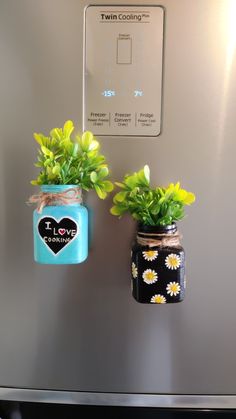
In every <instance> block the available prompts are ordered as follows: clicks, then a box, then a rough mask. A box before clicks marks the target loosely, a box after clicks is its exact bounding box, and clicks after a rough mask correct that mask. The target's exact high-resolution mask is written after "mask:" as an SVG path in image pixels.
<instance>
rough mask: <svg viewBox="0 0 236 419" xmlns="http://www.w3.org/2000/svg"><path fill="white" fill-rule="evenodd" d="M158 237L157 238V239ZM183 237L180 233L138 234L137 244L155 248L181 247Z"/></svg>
mask: <svg viewBox="0 0 236 419" xmlns="http://www.w3.org/2000/svg"><path fill="white" fill-rule="evenodd" d="M155 236H156V238H155ZM181 238H182V236H181V235H180V234H179V232H178V231H176V232H175V233H173V234H172V233H171V234H165V233H158V234H154V233H143V232H140V231H139V232H138V234H137V242H138V244H141V246H148V247H154V246H160V247H180V246H181V244H180V240H181Z"/></svg>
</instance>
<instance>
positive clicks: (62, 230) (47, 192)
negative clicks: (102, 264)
mask: <svg viewBox="0 0 236 419" xmlns="http://www.w3.org/2000/svg"><path fill="white" fill-rule="evenodd" d="M35 202H36V201H35ZM37 202H38V208H37V209H36V210H34V214H33V231H34V260H35V262H38V263H43V264H74V263H81V262H83V261H84V260H85V259H86V258H87V256H88V211H87V209H86V208H85V207H84V206H83V205H82V199H81V189H80V188H79V187H78V186H75V185H42V186H41V193H40V194H39V195H38V198H37Z"/></svg>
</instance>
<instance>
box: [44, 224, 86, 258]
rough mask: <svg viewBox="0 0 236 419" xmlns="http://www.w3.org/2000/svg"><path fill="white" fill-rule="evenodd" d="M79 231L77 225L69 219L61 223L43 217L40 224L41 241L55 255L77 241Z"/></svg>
mask: <svg viewBox="0 0 236 419" xmlns="http://www.w3.org/2000/svg"><path fill="white" fill-rule="evenodd" d="M78 231H79V229H78V225H77V223H76V222H75V221H74V220H72V219H71V218H67V217H64V218H62V219H61V220H60V221H57V220H56V219H55V218H53V217H43V218H41V220H40V221H39V224H38V232H39V235H40V237H41V239H42V240H43V242H44V243H45V244H46V246H48V247H49V249H50V250H51V251H52V252H53V253H54V254H55V255H56V254H57V253H59V252H60V251H61V250H62V249H63V248H65V246H67V245H68V244H69V243H70V242H71V241H72V240H74V239H75V237H76V236H77V234H78Z"/></svg>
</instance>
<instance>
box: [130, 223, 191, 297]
mask: <svg viewBox="0 0 236 419" xmlns="http://www.w3.org/2000/svg"><path fill="white" fill-rule="evenodd" d="M131 255H132V256H131V277H132V294H133V297H134V298H135V300H136V301H138V302H139V303H147V304H149V303H151V304H165V303H178V302H180V301H182V300H183V299H184V294H185V252H184V249H183V247H182V246H181V245H180V237H179V233H178V231H177V226H176V224H175V223H173V224H171V225H167V226H165V227H161V226H159V227H158V226H149V225H147V226H146V225H142V224H139V225H138V231H137V237H136V240H135V243H134V245H133V248H132V254H131Z"/></svg>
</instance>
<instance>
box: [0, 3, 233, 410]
mask: <svg viewBox="0 0 236 419" xmlns="http://www.w3.org/2000/svg"><path fill="white" fill-rule="evenodd" d="M119 9H121V13H126V12H127V10H128V11H131V12H130V13H131V14H132V13H134V11H135V13H136V12H139V11H140V10H141V9H142V11H146V10H147V11H148V12H149V11H150V13H152V11H153V10H154V9H155V10H158V11H159V12H160V13H161V20H159V21H158V27H157V26H155V22H154V24H153V31H154V32H153V36H151V35H150V33H149V38H148V37H146V36H145V35H143V38H142V36H141V35H140V32H139V30H138V29H137V25H135V24H133V25H131V21H132V18H130V20H129V19H126V18H125V19H126V21H125V22H123V26H122V32H120V31H121V29H120V27H121V24H120V25H115V23H114V25H113V28H112V31H113V33H114V34H115V35H114V36H115V38H114V39H116V40H117V44H116V48H120V47H121V51H123V52H122V54H123V55H122V54H121V58H118V60H122V59H124V60H127V59H128V60H129V52H127V51H129V48H130V45H131V38H132V48H133V49H132V51H133V52H132V54H135V51H136V52H137V53H138V52H140V51H143V50H145V51H146V50H147V51H148V54H149V57H152V59H151V60H150V61H146V62H145V63H143V67H142V69H140V68H136V70H135V72H134V78H135V77H136V79H137V78H138V77H139V76H140V77H141V78H142V80H143V79H144V78H145V77H144V76H146V80H145V88H146V89H149V91H150V90H152V83H153V86H154V89H156V90H155V92H156V96H155V95H153V96H152V99H150V100H152V102H150V109H154V112H157V119H156V121H157V125H155V127H153V129H152V128H150V130H149V131H145V130H142V127H139V126H138V127H137V126H136V129H135V130H133V131H132V130H131V131H129V129H127V130H124V131H122V127H121V128H119V127H118V126H114V125H113V126H109V125H108V124H107V125H106V126H105V127H104V131H103V132H101V130H100V131H99V129H98V127H96V126H94V125H91V124H92V123H89V122H88V118H87V117H88V115H89V112H96V109H99V106H98V107H97V108H96V106H93V105H94V104H95V103H96V101H97V100H98V98H99V100H101V98H102V100H106V99H107V100H110V99H111V100H112V99H113V98H112V97H111V98H110V97H105V95H106V94H103V95H102V93H104V91H107V90H111V91H114V90H112V88H111V85H109V86H108V85H106V83H105V81H104V90H103V91H102V90H100V93H101V96H100V97H99V96H98V94H97V96H96V97H93V92H94V91H95V90H96V85H95V86H94V85H93V79H92V81H91V80H90V81H89V77H90V75H91V73H89V70H90V69H89V70H88V68H87V67H86V63H87V61H86V60H87V59H88V60H90V62H92V64H93V66H94V67H93V69H95V70H94V71H96V69H97V68H98V67H99V65H100V64H101V62H102V60H99V57H101V56H103V57H104V54H105V52H104V51H106V49H107V48H108V50H109V48H110V47H108V46H107V45H106V41H104V39H103V35H102V33H103V32H102V31H104V27H105V24H104V25H103V27H99V28H97V27H96V25H97V23H96V22H94V20H93V16H92V15H93V13H95V12H94V11H100V12H101V10H103V11H104V13H105V12H106V13H108V12H109V13H111V12H112V11H114V10H115V11H118V10H119ZM135 13H134V14H135ZM235 14H236V1H235V0H178V1H175V0H162V1H160V2H159V1H158V2H157V1H154V0H148V1H145V0H143V1H139V0H136V1H133V0H129V1H128V2H125V1H124V0H116V1H115V2H113V1H103V0H100V1H96V0H93V1H92V2H91V3H89V2H88V1H85V0H81V1H80V0H50V1H47V0H40V1H37V0H21V1H20V2H19V1H17V0H1V1H0V50H1V72H0V92H1V94H0V121H1V124H0V126H1V135H0V141H1V154H0V162H1V164H0V174H1V175H0V191H1V200H0V220H1V223H0V228H1V241H0V247H1V251H0V267H1V271H0V333H1V345H0V398H1V399H2V400H20V401H21V400H22V401H42V402H45V401H48V402H54V403H75V404H76V403H78V404H91V405H92V404H94V405H119V406H147V407H148V406H156V407H173V408H174V407H176V408H178V407H181V408H182V407H183V408H197V407H199V408H223V407H224V408H236V396H235V375H236V362H235V350H236V333H235V316H236V306H235V294H236V281H235V278H236V274H235V266H234V259H235V253H234V252H235V234H236V228H235V221H234V214H235V209H236V198H235V155H236V142H235V135H236V123H235V105H236V88H235V86H236V68H235V64H236V61H235V48H236V29H235ZM111 15H112V13H111ZM125 16H127V15H125ZM111 19H112V18H111ZM144 26H145V25H143V27H144ZM134 27H135V28H134ZM143 27H142V28H140V31H142V30H144V29H143ZM123 28H124V29H123ZM96 30H97V31H98V32H96ZM86 31H87V32H86ZM93 31H95V32H93ZM99 31H100V32H99ZM127 31H128V32H129V33H128V34H130V33H131V35H132V36H131V37H129V36H126V38H125V36H124V34H125V35H127ZM158 31H159V32H158ZM157 32H158V34H157ZM94 33H98V34H99V33H100V36H98V37H97V38H96V36H95V35H94ZM91 34H92V35H91ZM135 34H137V36H139V38H138V39H139V40H142V44H140V45H137V42H136V38H135ZM155 36H159V37H160V38H159V41H158V42H159V44H158V45H157V44H156V43H155V40H156V38H155ZM124 39H125V40H126V41H127V42H128V43H126V44H125V45H126V46H125V48H126V47H127V45H128V47H127V48H128V49H122V48H123V44H122V40H123V41H124ZM148 40H149V41H150V42H151V43H153V46H154V48H153V49H152V50H150V43H149V42H147V41H148ZM107 42H109V39H108V40H107ZM88 45H89V49H88ZM158 48H159V49H158ZM119 54H120V53H119ZM127 54H128V58H127ZM132 56H134V55H132ZM122 57H123V58H122ZM96 60H97V61H96ZM152 60H153V61H152ZM156 60H158V66H157V68H158V71H157V70H155V69H154V70H152V69H151V70H150V68H151V67H152V62H156ZM96 62H97V63H98V67H97V66H96ZM104 65H105V64H104ZM116 65H118V64H117V62H116V63H114V66H113V67H112V71H111V73H110V75H109V77H110V79H112V80H114V81H115V82H114V83H117V84H116V87H117V86H120V84H119V83H121V82H122V81H123V83H125V87H126V89H128V87H129V83H131V84H132V80H133V79H132V77H131V75H132V72H131V73H129V74H130V75H129V78H127V79H126V78H125V76H124V77H123V78H122V80H121V79H120V78H119V77H120V76H119V74H120V73H119V71H118V69H117V73H116ZM130 65H132V64H130ZM130 65H129V64H127V70H125V68H124V67H125V66H124V65H123V67H122V71H124V72H125V71H129V69H130ZM108 67H109V65H108ZM128 67H129V69H128ZM99 68H100V71H101V68H102V67H101V66H100V67H99ZM104 68H105V67H104ZM155 68H156V67H155ZM150 72H151V73H150ZM88 73H89V74H88ZM124 74H125V73H124ZM106 76H107V75H104V78H105V77H106ZM100 77H101V73H100ZM100 80H101V79H100ZM104 80H105V79H104ZM91 86H92V87H91ZM107 86H108V87H107ZM100 87H101V86H99V89H100ZM133 88H134V86H133V85H132V89H133ZM142 88H143V86H141V87H140V86H138V87H137V91H138V92H142ZM93 89H94V90H93ZM144 90H145V89H144ZM139 95H141V94H140V93H139ZM137 99H139V97H138V98H137ZM127 101H128V99H126V97H125V96H124V97H121V99H120V102H119V107H118V105H114V106H115V108H116V109H115V108H114V109H112V111H114V112H117V113H119V112H120V113H122V112H128V111H127ZM106 103H109V105H107V106H108V108H109V107H111V108H112V106H113V105H111V102H106ZM129 106H131V108H132V109H131V108H130V112H133V111H135V109H134V107H135V103H134V101H131V102H130V105H129ZM106 112H108V111H106ZM68 119H70V120H72V121H74V124H75V127H76V132H78V133H82V132H83V130H85V129H90V130H91V131H94V133H95V134H96V138H97V139H98V140H99V142H100V144H101V152H102V153H103V154H104V155H105V156H106V158H107V161H108V163H109V167H110V168H111V178H112V180H113V181H120V180H121V179H122V178H123V176H124V174H126V173H132V172H134V171H137V170H139V169H141V168H142V167H143V166H144V165H145V164H147V165H149V167H150V170H151V184H152V185H168V184H169V183H170V182H174V183H176V182H178V181H179V182H180V183H181V185H182V186H183V187H184V188H186V189H187V190H190V191H193V192H194V193H195V194H196V202H195V203H194V204H193V205H192V206H191V207H190V208H187V210H186V217H185V218H184V219H183V220H182V221H181V222H179V223H178V227H179V230H180V232H181V234H182V236H183V238H182V245H183V247H184V249H185V252H186V278H187V287H186V296H185V299H184V301H182V302H181V303H179V304H165V305H153V304H140V303H138V302H137V301H136V300H135V299H134V298H133V296H132V293H131V288H130V281H131V278H130V247H131V244H132V241H133V239H134V237H135V231H136V223H135V221H134V220H132V218H131V217H130V216H128V215H127V216H123V217H122V218H121V219H118V218H117V217H114V216H113V215H111V214H110V208H111V206H112V198H113V195H114V193H115V192H117V190H115V191H114V193H111V194H110V195H109V197H108V198H107V199H106V200H104V201H103V200H99V199H98V198H97V196H96V194H95V193H94V192H93V191H89V192H88V193H87V194H86V195H85V196H84V200H85V204H86V206H87V207H88V208H89V214H90V248H89V256H88V258H87V260H86V261H85V262H83V263H81V264H75V265H63V266H62V265H41V264H37V263H35V262H34V258H33V235H32V212H33V209H34V208H33V207H32V206H29V205H27V203H26V202H27V200H28V198H29V196H30V195H32V194H33V193H35V192H36V189H37V188H36V187H35V186H32V185H31V184H30V180H31V179H34V178H35V174H36V168H35V167H34V162H35V159H36V154H37V144H36V143H35V141H34V139H33V133H34V132H43V133H45V134H46V133H48V132H49V131H50V130H51V129H52V128H53V127H61V126H62V125H63V123H64V122H65V121H66V120H68ZM111 125H112V124H111Z"/></svg>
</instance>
